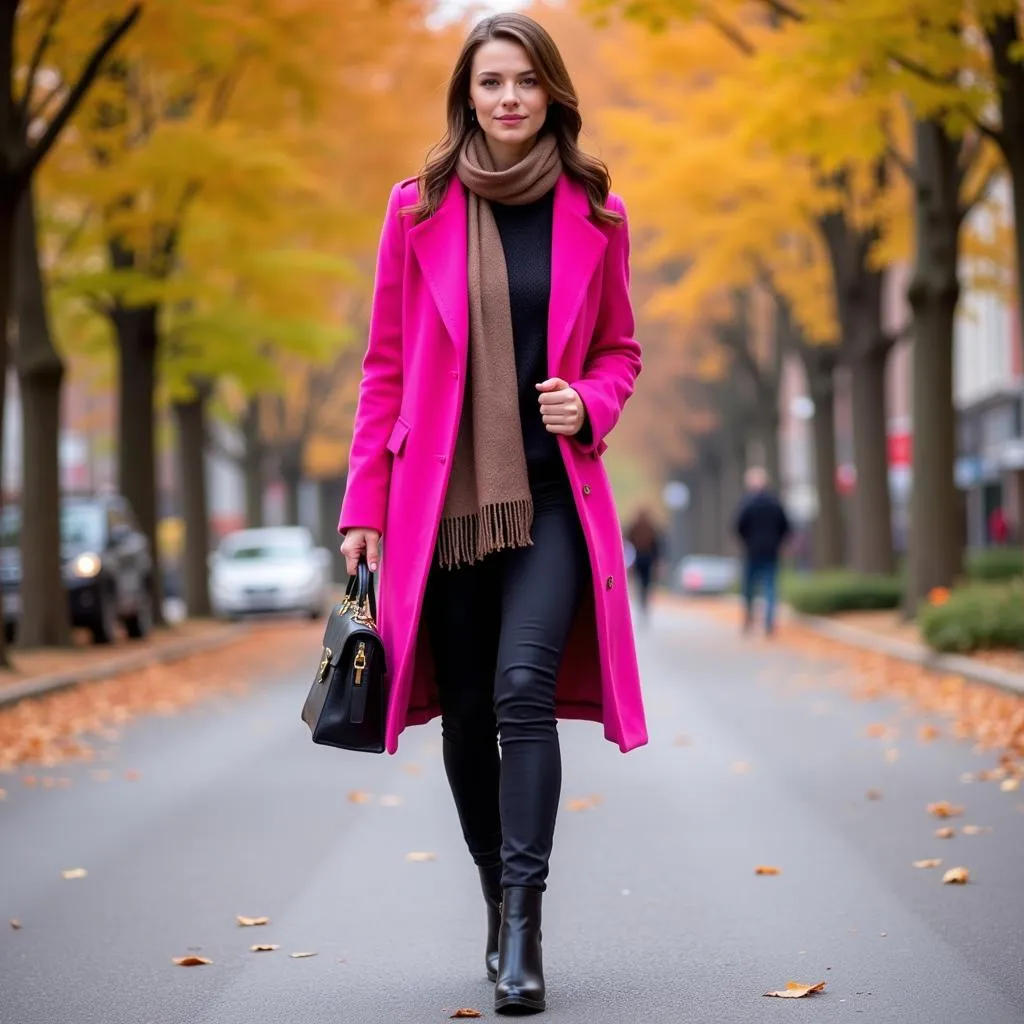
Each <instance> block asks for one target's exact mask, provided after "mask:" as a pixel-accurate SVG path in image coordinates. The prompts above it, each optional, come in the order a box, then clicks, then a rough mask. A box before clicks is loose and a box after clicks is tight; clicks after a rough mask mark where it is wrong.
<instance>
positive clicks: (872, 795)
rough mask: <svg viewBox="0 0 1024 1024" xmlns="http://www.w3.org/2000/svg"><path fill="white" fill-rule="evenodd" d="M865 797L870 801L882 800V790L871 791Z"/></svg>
mask: <svg viewBox="0 0 1024 1024" xmlns="http://www.w3.org/2000/svg"><path fill="white" fill-rule="evenodd" d="M864 795H865V796H866V797H867V798H868V799H869V800H881V799H882V792H881V790H878V789H869V790H868V791H867V792H866V793H865V794H864Z"/></svg>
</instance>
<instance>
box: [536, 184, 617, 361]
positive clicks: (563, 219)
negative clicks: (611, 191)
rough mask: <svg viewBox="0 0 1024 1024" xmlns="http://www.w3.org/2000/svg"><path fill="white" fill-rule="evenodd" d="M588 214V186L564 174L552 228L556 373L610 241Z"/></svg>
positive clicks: (551, 340)
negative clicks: (588, 289) (588, 287)
mask: <svg viewBox="0 0 1024 1024" xmlns="http://www.w3.org/2000/svg"><path fill="white" fill-rule="evenodd" d="M589 214H590V204H589V202H588V200H587V193H586V190H585V189H584V188H583V186H582V185H580V184H578V183H577V182H575V181H573V180H572V179H571V178H569V177H568V176H567V175H565V174H563V175H562V177H561V178H559V179H558V183H557V184H556V185H555V205H554V214H553V220H554V223H553V226H552V231H551V302H550V306H549V309H548V369H549V372H550V373H551V374H552V375H555V376H557V374H558V368H559V366H560V365H561V358H562V353H563V352H564V351H565V346H566V343H567V342H568V340H569V335H570V333H571V332H572V328H573V325H574V324H575V322H576V318H577V316H578V315H579V311H580V306H581V304H582V302H583V296H584V295H585V294H586V290H587V286H588V285H589V284H590V279H591V278H592V277H593V276H594V271H595V270H596V269H597V267H598V265H599V264H600V262H601V257H602V256H603V255H604V250H605V248H606V247H607V245H608V239H607V238H606V237H605V234H604V232H603V231H601V229H600V228H598V227H597V226H596V225H594V224H593V223H592V222H591V220H590V216H589Z"/></svg>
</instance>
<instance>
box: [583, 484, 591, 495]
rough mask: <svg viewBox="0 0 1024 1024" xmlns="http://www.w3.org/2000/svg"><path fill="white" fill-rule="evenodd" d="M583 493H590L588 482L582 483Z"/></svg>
mask: <svg viewBox="0 0 1024 1024" xmlns="http://www.w3.org/2000/svg"><path fill="white" fill-rule="evenodd" d="M583 493H584V494H589V493H590V484H584V485H583Z"/></svg>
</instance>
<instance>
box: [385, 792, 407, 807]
mask: <svg viewBox="0 0 1024 1024" xmlns="http://www.w3.org/2000/svg"><path fill="white" fill-rule="evenodd" d="M401 803H402V798H401V797H400V796H390V795H389V796H382V797H381V798H380V805H381V807H399V806H401Z"/></svg>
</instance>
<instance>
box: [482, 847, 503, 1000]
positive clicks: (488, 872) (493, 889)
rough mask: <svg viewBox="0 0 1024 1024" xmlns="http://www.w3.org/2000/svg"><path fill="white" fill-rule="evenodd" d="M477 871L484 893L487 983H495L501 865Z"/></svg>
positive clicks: (499, 915) (496, 977)
mask: <svg viewBox="0 0 1024 1024" xmlns="http://www.w3.org/2000/svg"><path fill="white" fill-rule="evenodd" d="M478 870H479V871H480V887H481V888H482V889H483V891H484V902H485V903H486V904H487V952H486V953H485V954H484V960H485V962H486V964H487V978H488V980H489V981H497V979H498V929H499V928H500V927H501V865H500V864H499V865H498V866H497V867H491V868H479V869H478Z"/></svg>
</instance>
